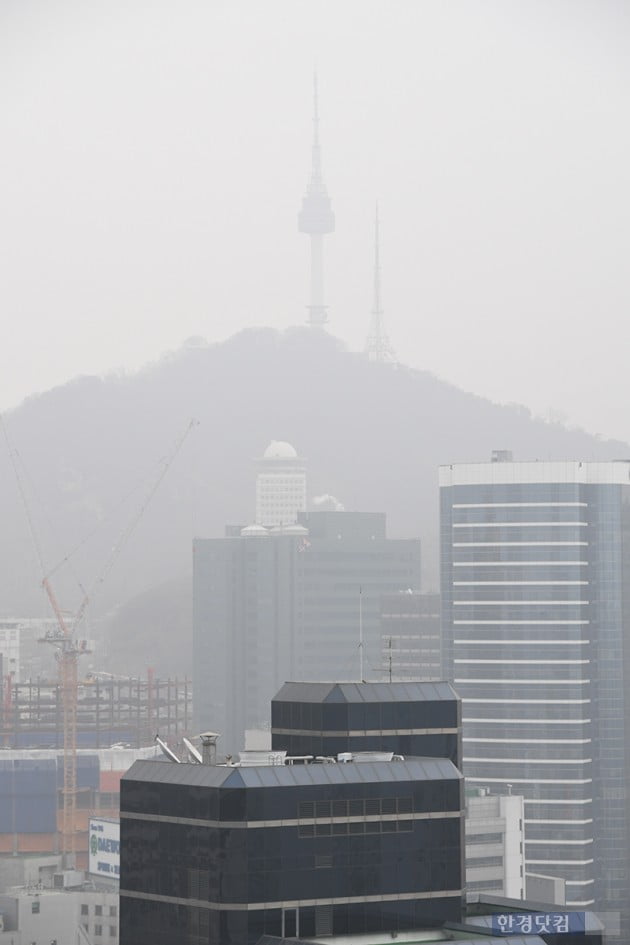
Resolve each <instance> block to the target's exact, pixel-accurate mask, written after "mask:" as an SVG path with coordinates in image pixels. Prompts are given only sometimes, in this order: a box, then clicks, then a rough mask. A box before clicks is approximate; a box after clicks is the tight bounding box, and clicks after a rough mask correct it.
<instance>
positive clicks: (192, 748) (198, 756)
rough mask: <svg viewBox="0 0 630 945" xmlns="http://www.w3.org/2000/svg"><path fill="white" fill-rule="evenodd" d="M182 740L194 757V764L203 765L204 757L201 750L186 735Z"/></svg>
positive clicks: (190, 754)
mask: <svg viewBox="0 0 630 945" xmlns="http://www.w3.org/2000/svg"><path fill="white" fill-rule="evenodd" d="M182 741H183V743H184V745H185V746H186V751H187V752H188V754H189V756H190V757H191V758H192V761H193V764H198V765H202V764H203V758H202V757H201V753H200V752H199V750H198V749H197V748H195V746H194V745H193V743H192V742H191V741H189V739H187V738H186V737H185V736H184V738H182Z"/></svg>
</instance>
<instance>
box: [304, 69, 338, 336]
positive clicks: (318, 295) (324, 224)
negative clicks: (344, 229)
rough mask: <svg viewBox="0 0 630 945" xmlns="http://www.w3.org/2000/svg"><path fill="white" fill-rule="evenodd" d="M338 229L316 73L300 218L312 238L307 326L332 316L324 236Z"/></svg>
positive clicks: (323, 322) (322, 321)
mask: <svg viewBox="0 0 630 945" xmlns="http://www.w3.org/2000/svg"><path fill="white" fill-rule="evenodd" d="M334 229H335V215H334V213H333V212H332V208H331V205H330V197H329V196H328V191H327V190H326V185H325V184H324V178H323V174H322V152H321V146H320V143H319V95H318V87H317V72H314V73H313V145H312V151H311V177H310V181H309V184H308V188H307V191H306V195H305V196H304V198H303V200H302V209H301V210H300V212H299V214H298V230H299V231H300V232H301V233H307V234H308V235H309V236H310V238H311V292H310V303H309V305H308V317H307V319H306V320H307V323H308V324H309V325H311V326H313V327H319V326H322V325H325V324H326V322H327V321H328V313H327V311H326V305H325V304H324V236H325V234H326V233H332V232H334Z"/></svg>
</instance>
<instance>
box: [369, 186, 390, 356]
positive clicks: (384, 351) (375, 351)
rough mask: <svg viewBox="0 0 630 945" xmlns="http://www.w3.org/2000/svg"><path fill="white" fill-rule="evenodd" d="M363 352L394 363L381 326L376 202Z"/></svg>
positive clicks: (378, 237)
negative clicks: (371, 282) (369, 305)
mask: <svg viewBox="0 0 630 945" xmlns="http://www.w3.org/2000/svg"><path fill="white" fill-rule="evenodd" d="M365 353H366V354H367V356H368V357H369V358H370V360H371V361H388V362H390V363H394V364H395V363H396V355H395V353H394V349H393V348H392V346H391V344H390V341H389V338H388V337H387V334H386V333H385V329H384V327H383V305H382V301H381V255H380V233H379V216H378V203H377V204H376V213H375V215H374V302H373V305H372V314H371V317H370V332H369V334H368V336H367V341H366V343H365Z"/></svg>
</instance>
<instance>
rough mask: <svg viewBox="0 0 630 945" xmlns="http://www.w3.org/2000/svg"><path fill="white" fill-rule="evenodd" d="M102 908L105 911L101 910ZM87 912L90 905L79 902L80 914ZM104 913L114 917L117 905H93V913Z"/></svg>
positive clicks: (88, 912)
mask: <svg viewBox="0 0 630 945" xmlns="http://www.w3.org/2000/svg"><path fill="white" fill-rule="evenodd" d="M104 909H105V910H106V911H103V910H104ZM107 910H109V911H107ZM89 914H90V907H89V905H88V903H86V902H83V903H81V915H89ZM106 914H107V915H109V916H112V917H115V916H116V915H118V906H109V907H107V906H94V915H106Z"/></svg>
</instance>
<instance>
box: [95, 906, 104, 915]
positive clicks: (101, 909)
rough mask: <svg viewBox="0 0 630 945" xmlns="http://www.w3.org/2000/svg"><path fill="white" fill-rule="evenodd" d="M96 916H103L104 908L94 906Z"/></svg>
mask: <svg viewBox="0 0 630 945" xmlns="http://www.w3.org/2000/svg"><path fill="white" fill-rule="evenodd" d="M94 915H103V907H102V906H94Z"/></svg>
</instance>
